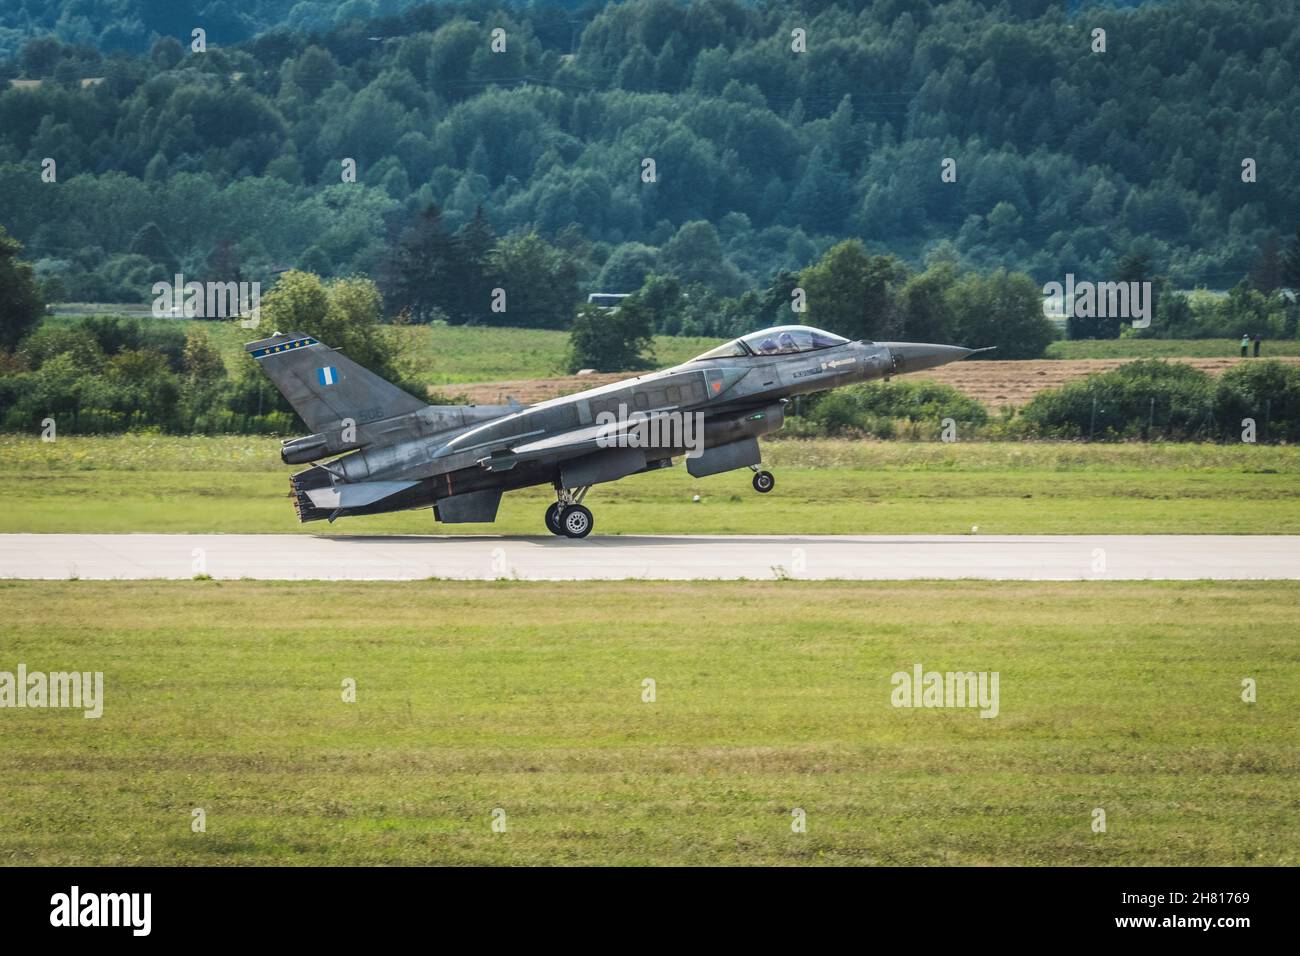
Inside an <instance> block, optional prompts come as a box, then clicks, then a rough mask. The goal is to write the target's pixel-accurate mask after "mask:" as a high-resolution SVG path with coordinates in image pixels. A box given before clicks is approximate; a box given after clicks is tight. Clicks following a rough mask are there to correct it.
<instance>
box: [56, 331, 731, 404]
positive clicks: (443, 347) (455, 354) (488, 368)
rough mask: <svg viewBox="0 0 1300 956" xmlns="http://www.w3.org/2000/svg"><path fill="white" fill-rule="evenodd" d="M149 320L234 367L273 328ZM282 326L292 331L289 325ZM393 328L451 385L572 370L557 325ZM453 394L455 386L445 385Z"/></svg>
mask: <svg viewBox="0 0 1300 956" xmlns="http://www.w3.org/2000/svg"><path fill="white" fill-rule="evenodd" d="M82 318H83V316H81V315H56V316H52V317H50V318H47V319H45V322H46V324H50V325H68V326H71V325H75V324H76V323H78V322H80V321H81V319H82ZM139 321H140V322H142V323H144V324H146V325H149V324H156V325H175V324H176V323H177V322H180V323H181V324H182V325H183V326H184V327H185V328H196V329H200V330H202V331H203V332H204V333H205V334H206V335H207V336H208V338H209V339H211V341H212V344H213V345H214V346H216V347H217V349H218V350H219V351H220V352H221V356H222V358H223V359H224V361H225V363H226V368H227V369H228V370H229V371H231V372H232V373H233V372H235V371H236V370H237V369H238V368H239V366H240V364H241V363H246V362H247V361H248V359H247V357H246V355H245V352H244V343H246V342H251V341H253V340H254V339H259V338H265V337H266V336H268V335H270V334H271V332H272V331H274V330H272V329H269V328H266V329H260V330H253V329H245V328H241V327H240V326H239V323H238V322H235V321H228V322H227V321H216V320H213V321H197V320H179V319H157V318H152V317H145V318H141V319H139ZM282 331H286V332H287V331H292V330H289V329H284V330H282ZM393 331H394V333H395V334H396V335H397V336H398V337H399V339H400V340H401V341H402V343H403V347H404V357H405V359H406V362H407V363H408V365H409V366H410V371H411V374H412V376H413V377H415V378H416V379H417V380H419V381H421V382H426V383H428V384H429V385H432V386H435V387H438V386H447V385H455V384H458V383H463V382H494V381H506V380H513V379H529V378H549V377H551V376H555V375H566V374H568V367H567V355H568V350H569V334H568V333H567V332H560V331H555V330H552V329H511V328H488V327H482V326H445V325H443V326H428V325H415V326H406V327H401V326H395V327H393ZM720 341H722V340H721V339H714V338H690V337H685V336H681V337H679V336H670V335H657V336H655V338H654V358H655V363H656V367H667V366H669V365H676V364H678V363H680V362H685V361H686V360H687V359H690V358H694V357H695V356H696V355H699V354H700V353H701V352H707V351H708V350H709V349H711V348H713V346H715V345H717V344H718V343H719V342H720ZM443 390H444V391H446V392H448V393H449V394H454V393H455V389H453V388H446V389H443Z"/></svg>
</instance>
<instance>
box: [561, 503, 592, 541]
mask: <svg viewBox="0 0 1300 956" xmlns="http://www.w3.org/2000/svg"><path fill="white" fill-rule="evenodd" d="M593 524H595V519H593V518H592V517H591V512H590V511H588V510H587V509H586V508H584V507H583V506H582V505H569V507H567V508H565V509H564V510H563V511H561V512H560V533H561V534H563V535H565V536H566V537H569V538H585V537H586V536H587V535H589V534H591V528H592V525H593Z"/></svg>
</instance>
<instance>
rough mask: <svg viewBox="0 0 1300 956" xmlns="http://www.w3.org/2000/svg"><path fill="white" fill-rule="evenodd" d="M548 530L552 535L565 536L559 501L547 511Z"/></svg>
mask: <svg viewBox="0 0 1300 956" xmlns="http://www.w3.org/2000/svg"><path fill="white" fill-rule="evenodd" d="M546 530H547V531H549V532H550V533H551V534H564V529H562V528H561V527H560V503H559V502H558V501H557V502H555V503H554V504H553V505H551V506H550V507H549V508H547V509H546Z"/></svg>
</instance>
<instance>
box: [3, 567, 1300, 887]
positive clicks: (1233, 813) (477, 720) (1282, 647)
mask: <svg viewBox="0 0 1300 956" xmlns="http://www.w3.org/2000/svg"><path fill="white" fill-rule="evenodd" d="M0 596H2V597H0V599H2V600H3V603H4V606H5V608H6V611H7V613H6V615H5V622H4V624H3V629H2V630H0V634H2V635H3V660H2V661H0V670H9V671H12V670H14V669H16V667H17V664H18V663H19V662H23V663H25V664H26V665H27V668H28V669H29V671H35V670H42V671H53V670H64V669H74V668H75V669H77V670H85V671H102V672H103V674H104V706H103V716H102V717H101V718H100V719H98V720H88V719H84V718H83V716H82V714H81V713H80V712H79V711H70V710H52V709H46V710H34V709H26V710H4V711H0V722H3V734H4V746H3V747H0V775H2V779H3V780H4V784H3V786H0V863H4V864H55V865H57V864H174V863H182V864H217V865H225V864H249V863H253V864H257V863H261V864H272V863H276V864H341V863H349V864H379V863H407V864H424V863H455V864H462V863H464V864H469V863H512V864H570V863H596V864H667V863H678V864H707V863H744V864H793V863H816V864H1027V865H1033V864H1047V863H1055V864H1137V865H1151V864H1172V865H1185V864H1210V865H1237V864H1290V865H1295V864H1296V863H1298V862H1300V845H1298V844H1297V842H1296V840H1295V834H1296V832H1297V827H1300V776H1298V775H1300V749H1297V748H1296V746H1295V742H1296V739H1297V734H1298V733H1300V717H1298V716H1297V710H1296V708H1295V701H1296V700H1297V699H1298V698H1300V658H1297V655H1296V635H1297V633H1298V632H1300V585H1297V584H1296V583H1234V584H1224V583H1190V584H1189V583H1160V584H1156V583H1083V584H1078V583H1075V584H1030V583H1024V584H1016V583H1001V584H979V583H947V584H937V583H925V582H919V583H912V584H813V583H809V582H770V583H753V582H751V583H737V584H718V583H699V584H662V583H659V584H655V583H626V584H611V585H599V586H593V585H591V584H537V585H533V584H519V583H508V582H502V583H496V584H492V583H481V584H473V583H450V582H433V581H431V582H415V583H407V584H351V583H328V584H326V583H321V584H292V585H291V584H268V583H257V582H233V583H231V582H227V583H218V582H211V581H208V582H177V583H97V582H21V583H20V582H0ZM760 614H761V617H760ZM917 663H920V664H921V665H922V666H923V667H924V668H925V669H926V670H937V671H948V670H962V671H996V672H998V674H999V713H998V716H996V717H995V718H992V719H981V718H980V717H979V716H978V715H977V713H976V711H974V710H970V709H948V710H944V709H903V708H895V707H893V706H892V705H891V692H892V689H893V688H892V685H891V675H892V674H894V673H895V672H897V671H910V670H911V668H912V666H913V665H914V664H917ZM1246 677H1250V678H1254V679H1255V680H1256V681H1257V682H1258V688H1259V690H1258V694H1259V696H1258V701H1257V702H1256V703H1253V704H1247V703H1244V702H1243V701H1242V699H1241V688H1242V680H1243V678H1246ZM346 678H351V679H353V680H355V681H356V690H357V699H356V702H355V703H345V702H343V700H342V694H341V687H342V684H343V681H344V680H345V679H346ZM646 678H651V679H653V680H654V681H655V698H656V699H655V701H654V702H652V703H647V702H643V700H642V693H643V690H642V688H643V684H642V682H643V681H644V680H645V679H646ZM195 808H201V809H203V810H204V812H205V814H206V828H207V829H206V832H205V833H194V832H192V831H191V819H192V818H191V813H192V811H193V810H194V809H195ZM795 808H800V809H802V810H804V811H805V812H806V814H807V832H806V833H803V834H796V833H794V832H792V830H791V820H792V816H791V811H792V810H793V809H795ZM1095 808H1101V809H1103V810H1104V811H1105V813H1106V823H1107V832H1105V833H1094V832H1093V830H1092V827H1091V824H1092V820H1093V811H1094V809H1095ZM496 809H500V810H503V811H504V812H505V814H506V817H505V819H506V831H505V832H504V833H497V832H493V830H492V828H491V822H492V819H493V818H492V813H493V811H494V810H496Z"/></svg>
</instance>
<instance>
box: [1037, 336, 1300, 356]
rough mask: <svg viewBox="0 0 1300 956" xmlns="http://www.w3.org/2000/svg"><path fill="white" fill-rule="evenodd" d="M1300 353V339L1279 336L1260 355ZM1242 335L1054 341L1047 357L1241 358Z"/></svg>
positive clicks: (1264, 345)
mask: <svg viewBox="0 0 1300 956" xmlns="http://www.w3.org/2000/svg"><path fill="white" fill-rule="evenodd" d="M1280 355H1300V340H1296V339H1279V340H1276V341H1266V342H1264V343H1263V347H1262V350H1261V352H1260V356H1261V357H1262V358H1277V357H1278V356H1280ZM1240 356H1241V339H1239V338H1237V339H1098V340H1091V341H1090V340H1080V341H1077V342H1067V341H1061V342H1053V343H1052V344H1051V345H1049V346H1048V347H1047V357H1048V358H1053V359H1098V358H1239V357H1240Z"/></svg>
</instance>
